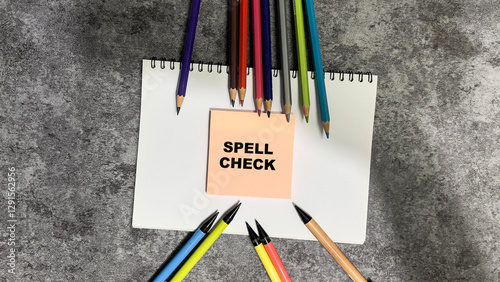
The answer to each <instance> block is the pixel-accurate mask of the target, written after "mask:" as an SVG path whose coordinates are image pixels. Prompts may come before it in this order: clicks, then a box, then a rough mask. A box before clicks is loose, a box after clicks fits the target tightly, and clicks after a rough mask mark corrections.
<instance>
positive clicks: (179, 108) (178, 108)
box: [177, 107, 181, 115]
mask: <svg viewBox="0 0 500 282" xmlns="http://www.w3.org/2000/svg"><path fill="white" fill-rule="evenodd" d="M180 111H181V107H177V115H179V112H180Z"/></svg>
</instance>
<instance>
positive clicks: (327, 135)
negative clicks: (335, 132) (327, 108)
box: [325, 131, 330, 139]
mask: <svg viewBox="0 0 500 282" xmlns="http://www.w3.org/2000/svg"><path fill="white" fill-rule="evenodd" d="M325 133H326V138H327V139H330V132H327V131H325Z"/></svg>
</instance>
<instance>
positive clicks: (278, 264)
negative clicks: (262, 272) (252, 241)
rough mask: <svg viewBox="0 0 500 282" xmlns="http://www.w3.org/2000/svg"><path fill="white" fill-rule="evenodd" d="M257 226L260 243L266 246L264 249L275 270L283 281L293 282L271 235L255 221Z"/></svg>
mask: <svg viewBox="0 0 500 282" xmlns="http://www.w3.org/2000/svg"><path fill="white" fill-rule="evenodd" d="M255 224H256V225H257V230H258V231H259V237H260V241H261V242H262V244H263V245H264V248H265V249H266V252H267V254H268V255H269V258H270V259H271V261H272V263H273V265H274V268H276V271H277V272H278V275H279V276H280V278H281V281H283V282H291V281H292V279H290V276H289V275H288V272H287V271H286V268H285V266H284V265H283V262H282V261H281V258H280V256H279V255H278V252H277V251H276V248H275V247H274V244H273V242H272V241H271V238H269V235H267V233H266V231H265V230H264V228H262V226H261V225H260V224H259V222H258V221H257V220H255Z"/></svg>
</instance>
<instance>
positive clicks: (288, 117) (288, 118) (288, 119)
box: [286, 114, 290, 122]
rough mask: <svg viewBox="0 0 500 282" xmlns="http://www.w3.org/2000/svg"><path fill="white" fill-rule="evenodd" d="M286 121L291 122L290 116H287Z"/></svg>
mask: <svg viewBox="0 0 500 282" xmlns="http://www.w3.org/2000/svg"><path fill="white" fill-rule="evenodd" d="M286 121H287V122H290V114H286Z"/></svg>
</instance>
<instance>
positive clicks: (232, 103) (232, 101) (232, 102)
mask: <svg viewBox="0 0 500 282" xmlns="http://www.w3.org/2000/svg"><path fill="white" fill-rule="evenodd" d="M231 105H232V106H233V108H234V100H231Z"/></svg>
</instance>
